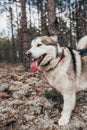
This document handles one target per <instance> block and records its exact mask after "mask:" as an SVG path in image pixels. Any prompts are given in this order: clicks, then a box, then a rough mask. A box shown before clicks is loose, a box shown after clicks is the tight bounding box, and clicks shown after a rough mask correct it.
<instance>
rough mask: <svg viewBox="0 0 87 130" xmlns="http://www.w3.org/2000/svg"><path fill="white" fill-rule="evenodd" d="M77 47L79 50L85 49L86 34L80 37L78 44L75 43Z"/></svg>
mask: <svg viewBox="0 0 87 130" xmlns="http://www.w3.org/2000/svg"><path fill="white" fill-rule="evenodd" d="M77 49H78V50H81V49H87V36H84V37H82V38H81V39H80V40H79V42H78V44H77Z"/></svg>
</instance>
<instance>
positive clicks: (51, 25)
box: [47, 0, 57, 35]
mask: <svg viewBox="0 0 87 130" xmlns="http://www.w3.org/2000/svg"><path fill="white" fill-rule="evenodd" d="M47 11H48V33H49V34H50V35H55V34H57V29H56V28H55V20H56V3H55V0H48V1H47Z"/></svg>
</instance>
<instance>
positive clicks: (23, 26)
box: [20, 0, 29, 70]
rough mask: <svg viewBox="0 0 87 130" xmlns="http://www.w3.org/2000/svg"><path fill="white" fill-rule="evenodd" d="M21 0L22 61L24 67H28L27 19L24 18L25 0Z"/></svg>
mask: <svg viewBox="0 0 87 130" xmlns="http://www.w3.org/2000/svg"><path fill="white" fill-rule="evenodd" d="M20 2H21V12H22V17H21V22H22V33H23V63H24V66H25V69H26V70H27V69H28V66H29V63H28V61H27V60H26V58H25V53H26V51H27V50H28V34H27V33H28V31H27V19H26V2H25V0H20Z"/></svg>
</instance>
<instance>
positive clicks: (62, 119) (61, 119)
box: [58, 117, 69, 126]
mask: <svg viewBox="0 0 87 130" xmlns="http://www.w3.org/2000/svg"><path fill="white" fill-rule="evenodd" d="M68 123H69V119H67V118H63V117H61V118H60V119H59V121H58V124H59V126H64V125H67V124H68Z"/></svg>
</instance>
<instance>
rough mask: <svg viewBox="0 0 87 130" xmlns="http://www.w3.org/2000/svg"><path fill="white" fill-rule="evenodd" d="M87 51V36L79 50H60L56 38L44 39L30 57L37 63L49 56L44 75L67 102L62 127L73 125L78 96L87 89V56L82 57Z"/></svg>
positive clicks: (36, 41) (35, 44)
mask: <svg viewBox="0 0 87 130" xmlns="http://www.w3.org/2000/svg"><path fill="white" fill-rule="evenodd" d="M80 46H81V48H80ZM85 47H87V36H85V37H83V38H82V39H81V40H80V41H79V43H78V47H77V48H78V49H79V50H74V49H71V48H68V47H60V46H59V44H58V43H57V38H56V37H55V36H52V37H48V36H42V37H37V38H36V39H34V40H33V41H32V43H31V49H30V50H28V51H27V53H26V54H27V55H29V56H30V55H31V56H32V57H33V58H34V59H38V58H39V57H41V56H42V55H44V54H45V55H44V57H42V59H41V62H40V64H39V69H41V70H42V71H43V73H44V75H45V76H46V78H47V80H48V82H49V83H50V84H51V86H53V87H54V88H56V90H58V91H60V92H61V94H62V95H63V99H64V106H63V111H62V114H61V118H60V119H59V122H58V123H59V125H60V126H61V125H66V124H67V123H68V122H69V119H70V115H71V112H72V110H73V109H74V107H75V103H76V92H77V91H80V90H84V89H86V88H87V56H86V55H84V56H81V54H80V49H83V48H85ZM83 52H84V51H83Z"/></svg>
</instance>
